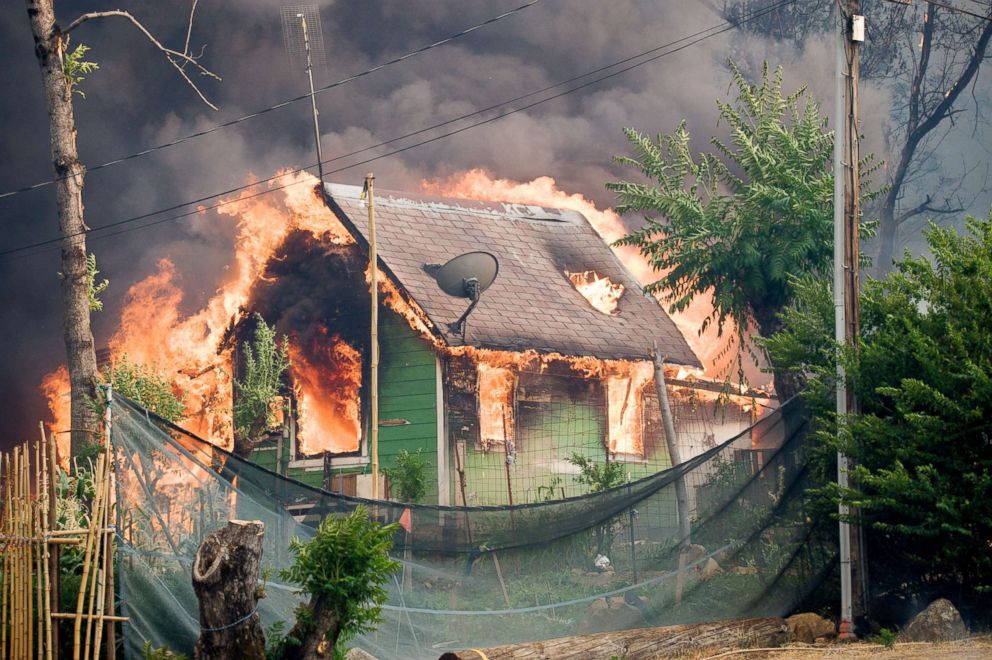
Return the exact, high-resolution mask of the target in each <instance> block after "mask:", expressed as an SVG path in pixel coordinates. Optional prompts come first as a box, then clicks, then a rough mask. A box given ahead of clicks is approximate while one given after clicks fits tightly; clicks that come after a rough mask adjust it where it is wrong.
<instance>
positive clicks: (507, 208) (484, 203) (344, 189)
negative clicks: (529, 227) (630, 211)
mask: <svg viewBox="0 0 992 660" xmlns="http://www.w3.org/2000/svg"><path fill="white" fill-rule="evenodd" d="M324 185H325V189H326V191H327V194H329V195H330V196H331V197H332V198H333V197H341V198H347V199H352V200H359V201H361V199H360V196H361V193H362V187H361V186H352V185H349V184H342V183H326V184H324ZM361 203H364V202H361ZM376 204H377V205H382V206H390V207H393V208H414V209H419V210H429V211H434V212H444V211H451V212H455V213H465V214H468V215H475V216H478V217H491V218H497V219H512V220H530V221H535V222H558V223H566V224H576V223H578V222H582V221H585V217H584V216H583V215H582V214H581V213H579V212H578V211H573V210H571V209H564V208H558V207H549V206H539V205H536V204H517V203H514V202H502V201H488V200H478V199H467V198H461V197H443V196H440V195H426V194H411V193H409V192H404V191H397V190H377V191H376Z"/></svg>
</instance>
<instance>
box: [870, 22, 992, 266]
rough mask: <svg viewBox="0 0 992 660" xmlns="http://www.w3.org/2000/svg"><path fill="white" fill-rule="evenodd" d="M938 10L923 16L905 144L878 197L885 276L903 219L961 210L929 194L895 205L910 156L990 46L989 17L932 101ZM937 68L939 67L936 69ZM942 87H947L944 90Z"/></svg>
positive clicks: (949, 110) (947, 114) (947, 115)
mask: <svg viewBox="0 0 992 660" xmlns="http://www.w3.org/2000/svg"><path fill="white" fill-rule="evenodd" d="M938 12H939V10H938V8H937V6H936V5H933V4H929V5H927V14H926V20H925V21H924V23H923V33H922V35H921V40H920V55H919V61H918V63H917V65H916V72H915V74H914V76H913V80H912V82H911V84H910V90H909V103H908V105H909V116H908V118H907V120H906V142H905V143H904V145H903V148H902V152H901V153H900V154H899V160H898V162H897V163H896V166H895V168H894V169H893V170H892V177H891V179H890V180H889V190H888V192H887V193H886V194H885V197H884V198H883V200H882V206H881V209H880V211H879V232H878V241H879V253H878V260H877V261H876V262H875V268H876V272H877V273H878V274H879V275H883V274H885V273H886V272H888V271H889V270H890V269H891V268H892V259H893V257H894V256H895V251H896V238H897V237H898V233H899V226H900V225H902V224H903V223H904V222H906V221H907V220H909V219H910V218H913V217H915V216H917V215H920V214H921V213H926V212H931V213H953V212H959V211H961V210H962V209H960V208H950V205H949V204H947V205H945V206H944V207H943V208H941V207H939V206H932V205H931V203H930V202H931V197H930V196H929V195H927V197H926V200H925V201H924V202H923V203H921V204H919V205H918V206H916V207H914V208H912V209H909V210H906V211H903V212H901V213H899V214H897V213H896V205H897V204H898V202H899V199H900V197H901V195H902V192H903V185H904V184H905V183H906V179H907V177H908V175H909V172H910V169H911V166H912V164H913V159H914V158H915V157H916V155H917V153H916V152H917V149H918V148H919V147H920V145H921V144H923V143H924V141H925V140H926V138H927V136H928V135H929V134H930V133H931V132H933V131H934V130H935V129H936V128H937V127H938V126H940V124H941V123H942V122H943V121H944V120H945V119H952V117H953V115H954V113H955V112H956V111H954V110H953V108H954V103H955V102H956V101H957V99H958V97H959V96H960V95H961V93H962V92H964V90H965V89H966V88H967V87H968V85H970V84H971V81H972V80H974V78H975V76H976V75H978V70H979V68H980V67H981V64H982V62H983V61H984V60H985V52H986V51H987V50H988V46H989V41H990V40H992V21H988V22H987V23H986V24H985V26H984V28H982V30H981V32H980V33H979V35H978V39H977V40H976V41H975V45H974V47H973V49H972V51H971V53H969V55H968V59H967V60H966V61H965V64H964V66H963V68H962V69H961V70H960V73H959V74H958V75H957V77H956V78H953V77H952V78H950V79H947V78H946V77H945V76H943V75H941V76H940V79H939V80H940V82H942V83H944V85H946V86H945V87H940V88H937V90H936V91H937V93H938V94H941V93H942V94H943V97H942V98H940V101H939V102H938V103H936V104H933V101H932V98H933V96H934V92H935V90H934V88H933V87H934V85H933V83H931V84H930V86H928V85H927V81H928V69H929V67H930V63H931V57H930V55H931V53H932V52H933V49H934V44H935V40H936V39H937V38H938V35H937V34H936V30H937V21H936V17H937V14H938ZM938 71H939V69H938ZM945 90H946V91H945Z"/></svg>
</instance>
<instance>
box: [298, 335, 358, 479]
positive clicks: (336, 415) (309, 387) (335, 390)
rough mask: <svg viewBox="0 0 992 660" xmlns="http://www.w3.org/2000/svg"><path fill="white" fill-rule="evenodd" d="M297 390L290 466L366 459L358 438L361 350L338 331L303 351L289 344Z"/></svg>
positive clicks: (312, 465) (349, 462)
mask: <svg viewBox="0 0 992 660" xmlns="http://www.w3.org/2000/svg"><path fill="white" fill-rule="evenodd" d="M289 352H290V362H291V364H292V367H291V374H292V378H293V386H294V391H295V394H296V407H295V408H296V415H295V420H294V421H295V424H294V433H293V434H292V436H293V443H292V444H293V457H294V459H295V461H294V463H293V464H294V465H297V466H304V467H315V466H318V465H323V455H324V454H327V453H330V454H332V455H333V456H334V458H333V459H332V464H333V465H334V466H344V465H353V464H356V459H357V464H361V463H364V462H367V459H366V458H364V456H365V451H364V448H363V442H362V397H361V390H362V355H361V353H360V352H359V350H358V349H356V348H354V347H353V346H351V345H349V344H348V343H347V342H345V341H344V340H343V339H342V338H341V337H340V336H338V335H336V334H334V335H330V336H324V337H322V338H321V340H320V341H319V342H315V343H313V344H311V350H309V351H306V352H304V351H302V350H299V349H298V348H296V347H295V346H294V345H293V344H292V343H290V351H289Z"/></svg>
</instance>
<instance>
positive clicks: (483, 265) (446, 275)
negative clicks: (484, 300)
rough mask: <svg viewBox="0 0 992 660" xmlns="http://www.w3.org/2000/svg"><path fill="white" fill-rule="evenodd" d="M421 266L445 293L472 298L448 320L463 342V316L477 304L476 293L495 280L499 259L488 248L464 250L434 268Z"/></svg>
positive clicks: (477, 297) (477, 295)
mask: <svg viewBox="0 0 992 660" xmlns="http://www.w3.org/2000/svg"><path fill="white" fill-rule="evenodd" d="M428 266H432V264H428ZM425 270H427V272H428V273H431V274H432V275H433V276H434V279H435V280H437V285H438V286H439V287H441V290H442V291H444V292H445V293H446V294H448V295H449V296H454V297H455V298H468V299H469V300H471V301H472V304H471V305H469V306H468V309H466V310H465V313H464V314H462V315H461V317H460V318H459V319H458V320H457V321H455V322H454V323H449V324H448V328H449V329H450V330H451V331H452V332H455V333H460V334H461V336H462V341H463V342H464V341H465V319H467V318H468V315H469V314H471V313H472V310H473V309H475V306H476V305H478V304H479V297H480V296H481V295H482V292H483V291H485V290H486V289H488V288H489V287H490V286H492V284H493V282H494V281H496V275H497V274H499V262H498V261H497V260H496V257H494V256H493V255H491V254H489V253H488V252H467V253H465V254H462V255H459V256H457V257H455V258H454V259H452V260H451V261H449V262H448V263H446V264H444V265H443V266H441V267H440V268H437V269H436V270H435V268H428V267H425Z"/></svg>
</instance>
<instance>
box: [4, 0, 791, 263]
mask: <svg viewBox="0 0 992 660" xmlns="http://www.w3.org/2000/svg"><path fill="white" fill-rule="evenodd" d="M797 1H798V0H782V1H781V2H779V3H776V4H775V5H772V6H770V7H767V8H766V9H764V10H762V11H761V12H755V13H754V14H752V15H751V16H750V17H749V18H747V19H743V20H740V21H736V22H726V21H725V22H723V23H721V24H720V25H716V26H713V27H710V28H707V29H705V30H701V31H699V32H697V33H694V34H693V35H691V36H689V37H682V38H681V39H678V40H676V41H674V42H670V43H669V44H665V45H664V46H658V47H656V48H652V49H650V50H648V51H644V52H643V53H640V54H639V55H635V56H632V57H629V58H625V59H624V60H620V61H619V62H630V61H632V60H635V59H638V58H639V57H643V56H644V55H645V54H648V53H657V51H659V50H663V49H665V48H671V47H672V46H673V45H674V44H680V43H682V42H685V41H687V40H689V39H692V38H693V37H698V38H695V39H693V40H691V41H688V43H684V44H682V45H680V46H678V47H677V48H672V49H671V50H664V52H661V53H658V54H656V55H653V56H652V57H650V58H648V59H645V60H641V61H640V62H635V63H634V64H631V65H629V66H626V67H624V68H622V69H618V70H617V71H614V72H611V73H609V74H606V75H603V76H600V77H598V78H594V79H593V80H590V81H587V82H585V83H583V84H582V85H579V86H577V87H573V88H570V89H567V90H565V91H563V92H559V93H558V94H554V95H552V96H549V97H545V98H542V99H539V100H537V101H534V102H532V103H529V104H527V105H524V106H521V107H518V108H514V109H512V110H508V111H506V112H503V113H501V114H498V115H496V116H494V117H490V118H488V119H484V120H481V121H478V122H475V123H472V124H469V125H467V126H463V127H461V128H458V129H456V130H453V131H449V132H447V133H442V134H440V135H437V136H434V137H431V138H428V139H426V140H422V141H420V142H415V143H413V144H410V145H407V146H404V147H401V148H399V149H394V150H393V151H390V152H388V153H385V154H380V155H378V156H373V157H371V158H367V159H365V160H361V161H358V162H355V163H352V164H350V165H346V166H344V167H340V168H337V169H334V170H329V171H327V172H325V174H335V173H338V172H342V171H345V170H349V169H352V168H354V167H358V166H360V165H365V164H367V163H370V162H373V161H376V160H380V159H383V158H388V157H390V156H395V155H396V154H399V153H403V152H405V151H409V150H410V149H414V148H417V147H421V146H424V145H426V144H430V143H432V142H436V141H438V140H441V139H444V138H447V137H451V136H453V135H457V134H459V133H463V132H465V131H468V130H471V129H473V128H477V127H479V126H483V125H486V124H490V123H493V122H495V121H498V120H500V119H503V118H505V117H508V116H510V115H513V114H516V113H518V112H523V111H524V110H528V109H530V108H533V107H535V106H538V105H541V104H543V103H547V102H548V101H552V100H555V99H557V98H561V97H563V96H567V95H569V94H572V93H574V92H577V91H579V90H581V89H584V88H586V87H589V86H591V85H595V84H597V83H599V82H602V81H604V80H607V79H609V78H613V77H615V76H618V75H621V74H623V73H626V72H627V71H630V70H632V69H635V68H637V67H640V66H643V65H644V64H648V63H650V62H654V61H656V60H658V59H661V58H662V57H666V56H668V55H671V54H674V53H677V52H679V51H681V50H685V49H686V48H689V47H690V46H693V45H695V44H697V43H699V42H701V41H704V40H705V39H709V38H711V37H714V36H717V35H719V34H723V33H724V32H728V31H730V30H732V29H734V28H736V27H739V26H740V25H742V24H744V23H746V22H749V21H751V20H754V19H755V18H759V17H761V16H763V15H765V14H767V13H771V12H772V11H775V10H777V9H779V8H781V7H784V6H786V5H789V4H793V3H795V2H797ZM707 33H709V34H707ZM700 35H701V36H700ZM619 62H617V63H614V64H612V65H609V66H606V67H601V68H599V69H597V70H596V71H603V70H605V69H609V68H612V67H614V66H616V65H617V64H618V63H619ZM588 75H589V74H588V73H587V74H584V75H582V76H577V77H575V78H571V79H570V80H572V81H574V80H577V79H580V78H583V77H587V76H588ZM562 84H565V83H559V84H558V85H555V86H553V87H558V86H561V85H562ZM536 93H539V92H535V93H531V94H529V95H526V96H533V95H534V94H536ZM526 96H525V97H526ZM525 97H517V98H518V99H519V98H525ZM511 102H512V100H511V101H507V102H504V103H501V104H497V105H496V106H491V107H494V108H495V107H500V106H502V105H507V104H508V103H511ZM479 112H482V111H476V112H474V113H471V114H468V115H463V116H462V117H458V118H456V119H453V120H450V121H448V122H444V123H443V124H441V125H444V124H450V123H453V122H456V121H459V120H461V119H464V118H467V117H470V116H474V115H477V114H479ZM426 130H430V129H421V130H420V131H416V132H414V133H409V134H407V135H405V136H401V137H398V138H393V139H392V140H389V141H387V142H383V143H380V145H375V146H372V147H367V148H365V149H362V150H359V151H356V152H352V154H355V153H361V152H362V151H367V150H370V149H374V148H376V147H377V146H381V145H383V144H387V143H391V142H396V141H398V140H402V139H405V138H407V137H411V136H413V135H417V134H420V133H423V132H424V131H426ZM344 157H346V156H338V157H336V158H331V159H327V160H324V161H322V162H323V164H327V163H331V162H334V161H336V160H340V159H341V158H344ZM315 167H317V164H316V163H314V164H311V165H307V166H305V167H301V168H297V169H293V170H287V171H284V172H282V173H280V174H277V175H274V176H271V177H269V178H267V179H262V180H259V181H254V182H252V183H249V184H245V185H242V186H238V187H235V188H231V189H228V190H225V191H223V192H219V193H214V194H212V195H208V196H205V197H200V198H198V199H195V200H191V201H188V202H183V203H180V204H176V205H174V206H171V207H168V208H164V209H159V210H157V211H152V212H149V213H144V214H141V215H138V216H133V217H130V218H126V219H124V220H118V221H116V222H112V223H109V224H107V225H103V226H101V227H95V228H92V229H90V230H88V231H84V232H76V233H74V234H70V235H68V236H60V237H58V238H52V239H47V240H44V241H38V242H36V243H32V244H29V245H24V246H20V247H16V248H11V249H8V250H4V251H0V257H7V256H9V255H13V254H16V253H21V252H25V251H27V250H31V249H33V248H38V247H44V246H47V245H51V244H53V243H58V242H61V241H62V240H63V239H65V238H74V237H76V236H80V235H83V234H94V236H93V240H97V239H102V238H109V237H111V236H117V235H120V234H123V233H127V232H129V231H137V230H139V229H144V228H148V227H153V226H155V225H159V224H162V223H165V222H171V221H174V220H180V219H183V218H186V217H189V216H191V215H195V214H197V213H201V212H203V211H209V210H213V209H216V208H219V207H221V206H226V205H228V204H233V203H235V202H239V201H243V200H245V199H251V198H253V197H258V196H260V195H265V194H269V193H273V192H277V191H279V190H283V189H285V188H289V187H291V186H295V185H301V184H302V183H303V182H294V183H289V184H285V185H281V186H276V187H272V188H268V189H266V190H262V191H259V192H257V193H253V194H251V195H247V196H244V197H239V198H238V199H236V200H226V201H221V202H218V203H216V204H212V205H210V206H206V207H202V208H197V209H194V210H192V211H187V212H185V213H181V214H178V215H174V216H169V217H166V218H160V219H158V220H155V221H153V222H148V223H145V224H142V225H137V226H135V227H128V228H126V229H121V230H118V231H116V232H109V233H103V232H104V230H105V229H112V228H115V227H120V226H122V225H129V224H131V223H134V222H137V221H140V220H144V219H147V218H150V217H152V216H156V215H160V214H162V213H168V212H170V211H174V210H177V209H180V208H183V207H185V206H190V205H193V204H199V203H202V202H204V201H207V200H210V199H213V198H215V197H221V196H225V195H230V194H233V193H236V192H239V191H242V190H245V189H247V188H251V187H253V186H257V185H260V184H263V183H268V182H270V181H273V180H275V179H279V178H282V177H284V176H289V175H292V174H298V173H301V172H304V171H309V170H311V169H313V168H315ZM97 232H100V233H97ZM46 251H47V250H46ZM39 253H40V251H39V252H32V253H30V254H31V255H33V254H39ZM25 256H29V255H25Z"/></svg>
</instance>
